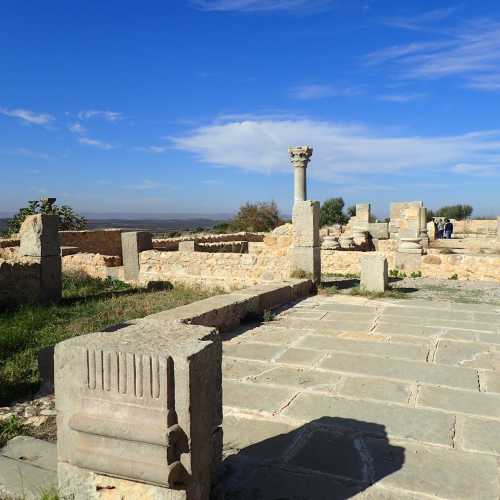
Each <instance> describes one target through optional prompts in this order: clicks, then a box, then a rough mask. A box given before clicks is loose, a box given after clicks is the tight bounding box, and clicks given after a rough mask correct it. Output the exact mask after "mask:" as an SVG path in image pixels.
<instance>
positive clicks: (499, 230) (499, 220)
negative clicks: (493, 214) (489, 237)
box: [497, 215, 500, 241]
mask: <svg viewBox="0 0 500 500" xmlns="http://www.w3.org/2000/svg"><path fill="white" fill-rule="evenodd" d="M497 240H498V241H500V215H499V216H498V217H497Z"/></svg>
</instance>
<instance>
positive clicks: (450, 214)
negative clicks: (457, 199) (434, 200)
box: [435, 205, 474, 220]
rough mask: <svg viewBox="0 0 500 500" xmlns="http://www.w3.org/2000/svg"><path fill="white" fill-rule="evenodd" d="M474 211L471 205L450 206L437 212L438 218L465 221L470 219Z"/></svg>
mask: <svg viewBox="0 0 500 500" xmlns="http://www.w3.org/2000/svg"><path fill="white" fill-rule="evenodd" d="M473 211H474V209H473V208H472V207H471V206H470V205H449V206H446V207H441V208H440V209H438V210H437V211H436V214H435V216H436V217H444V218H445V219H455V220H464V219H468V218H469V217H470V216H471V215H472V212H473Z"/></svg>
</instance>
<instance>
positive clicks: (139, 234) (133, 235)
mask: <svg viewBox="0 0 500 500" xmlns="http://www.w3.org/2000/svg"><path fill="white" fill-rule="evenodd" d="M121 238H122V255H123V273H124V278H125V280H136V279H137V278H138V277H139V254H140V253H141V252H144V251H146V250H151V249H152V248H153V242H152V239H151V233H148V232H146V231H134V232H130V233H122V236H121Z"/></svg>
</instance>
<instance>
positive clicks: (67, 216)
mask: <svg viewBox="0 0 500 500" xmlns="http://www.w3.org/2000/svg"><path fill="white" fill-rule="evenodd" d="M35 214H55V215H57V216H58V217H59V230H60V231H71V230H75V231H78V230H82V229H87V219H86V218H85V217H82V216H81V215H78V214H77V213H76V212H74V211H73V209H72V208H71V207H69V206H68V205H62V206H60V207H59V206H57V205H54V204H52V203H51V202H50V201H49V200H48V199H47V198H45V199H42V200H31V201H28V206H27V207H23V208H20V209H19V211H18V212H17V214H16V215H14V217H12V219H10V220H9V221H7V231H6V233H7V234H9V235H10V234H14V233H18V232H19V229H21V225H22V223H23V222H24V220H25V219H26V217H28V216H29V215H35Z"/></svg>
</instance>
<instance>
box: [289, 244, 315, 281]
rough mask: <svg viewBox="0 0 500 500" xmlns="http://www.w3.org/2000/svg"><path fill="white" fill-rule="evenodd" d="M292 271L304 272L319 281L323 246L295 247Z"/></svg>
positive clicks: (293, 249)
mask: <svg viewBox="0 0 500 500" xmlns="http://www.w3.org/2000/svg"><path fill="white" fill-rule="evenodd" d="M291 271H292V273H294V272H299V273H300V272H304V273H306V274H307V275H308V276H310V277H311V279H312V280H313V281H314V282H315V283H318V282H319V281H320V279H321V248H320V247H293V248H292V265H291Z"/></svg>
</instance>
